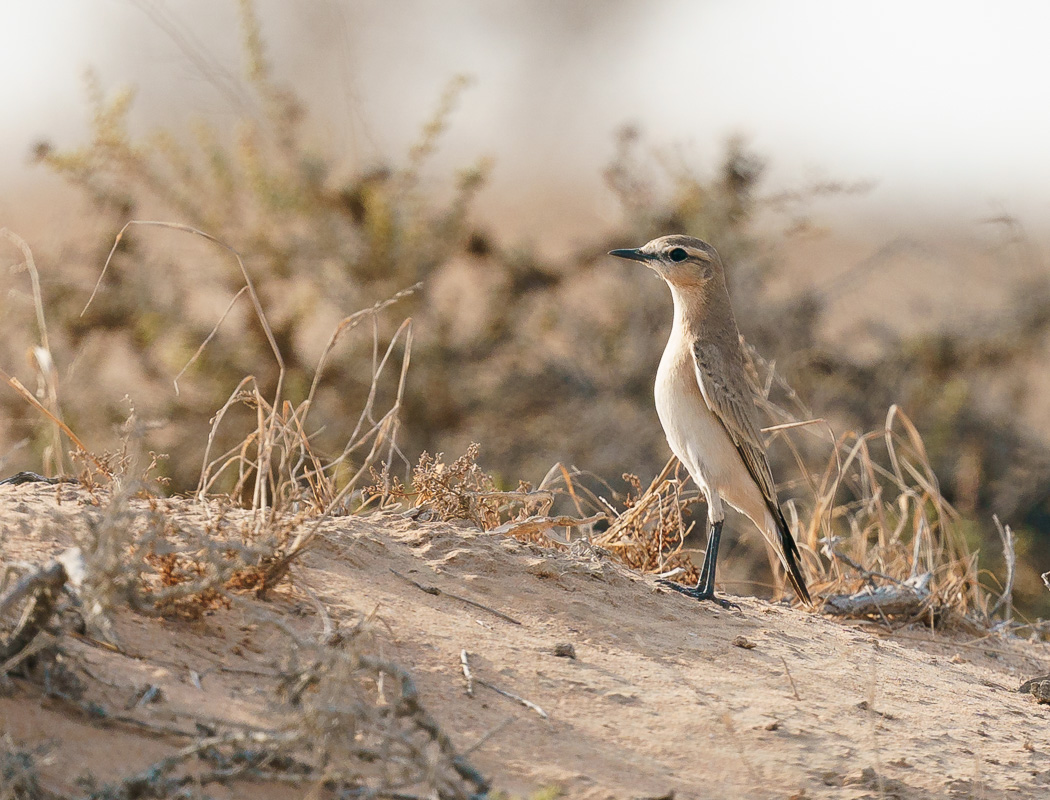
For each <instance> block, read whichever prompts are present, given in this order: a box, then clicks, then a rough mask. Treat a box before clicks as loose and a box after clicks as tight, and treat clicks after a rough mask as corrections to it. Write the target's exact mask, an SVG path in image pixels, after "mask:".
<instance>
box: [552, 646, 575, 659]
mask: <svg viewBox="0 0 1050 800" xmlns="http://www.w3.org/2000/svg"><path fill="white" fill-rule="evenodd" d="M554 655H556V656H558V657H559V658H576V648H575V647H573V646H572V644H571V643H569V642H562V643H561V644H556V645H554Z"/></svg>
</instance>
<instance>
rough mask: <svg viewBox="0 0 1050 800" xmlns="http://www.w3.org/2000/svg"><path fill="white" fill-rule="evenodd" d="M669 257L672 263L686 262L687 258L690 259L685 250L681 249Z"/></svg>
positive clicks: (678, 248)
mask: <svg viewBox="0 0 1050 800" xmlns="http://www.w3.org/2000/svg"><path fill="white" fill-rule="evenodd" d="M667 255H668V256H670V258H671V260H672V261H685V260H686V259H687V258H689V254H688V253H687V252H685V250H683V249H682V248H681V247H676V248H675V249H674V250H672V251H671V252H670V253H668V254H667Z"/></svg>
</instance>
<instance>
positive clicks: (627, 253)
mask: <svg viewBox="0 0 1050 800" xmlns="http://www.w3.org/2000/svg"><path fill="white" fill-rule="evenodd" d="M609 255H611V256H616V257H617V258H626V259H630V260H631V261H641V262H642V263H643V264H645V263H646V262H648V261H650V260H651V259H652V256H651V255H649V254H648V253H643V252H642V251H641V250H610V251H609Z"/></svg>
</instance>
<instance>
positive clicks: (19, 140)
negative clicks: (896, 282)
mask: <svg viewBox="0 0 1050 800" xmlns="http://www.w3.org/2000/svg"><path fill="white" fill-rule="evenodd" d="M258 7H259V9H260V15H261V17H262V23H263V30H264V34H265V35H266V37H267V39H268V40H269V42H270V44H271V47H272V51H273V60H274V62H275V64H276V67H277V70H276V72H277V75H278V76H279V77H280V78H282V79H283V80H285V81H287V82H288V83H290V84H292V85H293V86H294V87H295V88H296V90H297V91H299V92H300V93H301V94H302V95H303V96H304V97H305V98H306V99H307V101H308V103H309V105H310V106H311V108H312V110H313V111H314V113H315V114H316V115H317V116H318V118H319V123H320V124H319V126H318V129H317V130H318V135H319V137H320V138H321V139H322V140H324V141H325V143H326V144H327V145H328V146H330V147H331V148H333V149H334V150H336V151H337V152H340V153H345V154H346V157H347V162H348V164H351V165H352V164H355V163H362V162H365V163H367V162H372V161H376V160H380V159H382V158H384V157H385V158H393V159H395V160H396V159H398V158H400V157H402V156H403V154H404V152H405V151H406V150H407V148H408V147H409V146H410V145H411V143H412V142H413V141H414V139H415V138H416V136H417V135H418V132H419V129H420V127H421V125H422V123H423V122H424V121H425V120H426V119H427V117H428V116H429V114H430V113H431V110H432V109H433V108H434V106H435V104H436V102H437V98H438V96H439V95H440V93H441V91H442V89H443V87H444V86H445V85H446V84H447V82H448V81H449V79H450V78H451V77H452V76H453V75H455V74H457V73H467V74H469V75H471V76H472V77H473V78H474V84H473V86H472V87H471V88H470V89H469V90H468V91H467V93H466V94H465V95H464V96H463V99H462V103H461V106H460V108H459V110H458V111H457V113H456V115H455V116H454V117H453V119H452V127H451V129H450V130H449V132H448V134H447V136H446V138H445V140H444V148H443V150H442V155H441V161H440V164H441V165H442V166H443V167H447V168H449V169H451V168H453V167H456V166H461V165H465V164H468V163H470V162H471V161H473V160H475V159H477V158H478V157H481V156H490V157H492V158H493V159H494V160H495V164H496V168H495V172H494V173H493V177H492V185H491V187H490V188H489V190H488V193H487V195H486V200H485V203H484V204H483V209H482V210H481V213H482V214H485V213H488V214H492V215H496V216H499V217H500V218H501V219H502V223H501V225H502V226H503V227H504V228H505V229H506V230H508V231H510V232H513V233H517V234H519V235H521V236H526V237H537V236H539V237H542V235H543V232H544V230H545V229H547V228H550V227H552V226H553V227H557V226H558V225H563V226H564V225H565V224H566V220H567V219H571V220H575V219H579V220H580V221H581V224H582V223H588V224H589V223H596V224H602V223H605V222H610V221H611V220H612V219H613V218H614V216H615V213H616V207H615V204H614V203H613V201H612V198H611V196H610V195H609V194H608V192H606V191H605V190H604V189H603V184H602V178H601V170H602V168H603V167H604V166H605V165H606V163H607V162H608V160H609V158H610V157H611V154H612V151H613V135H614V132H615V131H616V129H617V128H618V127H620V126H621V125H623V124H625V123H631V124H635V125H637V126H639V127H640V128H641V129H642V131H643V132H644V134H645V140H646V141H647V142H648V143H650V144H651V145H653V146H655V147H659V148H664V149H667V150H671V149H673V148H680V149H681V150H682V151H683V152H684V153H685V157H686V158H687V160H689V161H691V162H692V163H694V164H695V165H696V166H698V167H700V168H709V167H711V166H712V165H713V164H714V163H715V162H716V161H717V156H718V153H719V150H720V142H722V141H723V140H724V139H725V138H726V137H727V136H729V135H731V134H734V133H741V134H744V135H746V136H748V137H749V138H750V140H751V142H752V145H753V147H754V148H755V149H756V150H757V151H758V152H759V153H760V154H762V155H764V156H765V157H767V158H768V159H769V160H770V162H771V163H772V167H773V169H772V177H771V180H772V183H773V185H775V186H784V187H786V186H791V185H794V184H797V183H798V182H800V181H804V180H807V179H813V178H822V177H830V178H838V179H843V180H846V181H856V180H874V181H876V182H877V183H878V187H877V188H876V189H875V190H874V191H873V192H872V193H871V196H870V197H868V198H867V199H865V200H864V201H862V202H859V204H856V205H852V206H851V208H854V209H855V210H856V213H859V214H864V213H872V214H876V213H885V212H887V210H893V209H899V208H901V207H907V211H908V213H909V214H911V213H917V214H928V215H932V216H934V217H937V218H940V219H944V220H951V219H956V220H958V221H965V219H966V218H968V217H971V216H972V217H978V216H982V215H987V214H988V213H989V212H991V211H994V210H1008V211H1012V212H1017V213H1019V214H1020V215H1021V216H1022V217H1023V218H1025V219H1026V221H1027V222H1028V223H1029V224H1031V225H1032V226H1033V227H1045V222H1046V219H1047V216H1048V212H1050V153H1048V147H1047V143H1048V142H1050V103H1048V99H1050V97H1048V95H1050V80H1048V79H1050V45H1048V44H1047V37H1048V35H1050V3H1042V2H961V1H960V0H954V2H916V0H912V1H911V2H893V1H884V2H879V3H861V2H843V1H842V0H838V1H832V0H821V1H820V2H818V1H816V0H814V1H813V2H790V3H789V2H777V1H776V0H736V1H735V2H728V1H726V2H689V1H688V0H662V2H661V1H659V0H656V1H652V0H651V1H650V2H643V1H642V0H611V1H610V2H602V3H599V2H572V0H506V1H505V2H501V1H500V0H445V1H444V2H436V1H428V0H345V1H344V2H337V0H303V1H302V2H296V3H292V2H280V1H279V0H261V1H260V2H259V3H258ZM234 8H235V4H234V3H233V2H218V0H168V1H167V2H160V1H159V0H152V1H151V0H141V2H132V0H34V2H29V1H28V0H25V1H24V2H14V1H13V0H6V2H3V3H2V4H0V76H2V77H3V80H2V83H0V108H2V109H3V110H4V111H3V116H4V124H3V126H2V127H0V181H2V183H0V194H3V195H9V194H10V193H11V191H12V190H14V189H15V188H16V187H18V186H24V185H25V183H26V182H27V181H33V180H38V178H36V177H35V176H36V175H37V173H36V172H35V171H33V170H29V169H28V168H27V167H26V166H25V158H26V154H27V152H28V150H29V148H30V146H31V144H32V142H33V141H35V140H37V139H39V138H42V137H46V138H49V139H52V140H53V141H55V142H56V143H57V144H59V145H60V146H61V145H65V146H69V145H74V144H76V143H78V142H79V141H81V140H82V138H83V136H84V133H85V130H86V128H85V125H84V119H85V116H86V104H85V102H84V93H83V83H82V75H83V71H84V69H85V68H86V67H88V66H92V67H94V68H96V69H97V70H98V72H99V74H100V75H101V77H102V81H103V84H104V85H105V86H107V87H110V88H117V87H119V86H121V85H125V84H127V83H135V84H137V86H138V92H139V94H138V101H137V105H136V108H137V112H136V113H137V116H136V120H137V121H138V123H139V124H140V125H141V128H142V129H143V130H144V129H146V128H147V127H149V125H150V124H152V123H153V122H161V123H164V124H168V125H174V126H175V127H178V126H180V125H183V124H184V122H185V120H186V119H188V118H190V117H193V116H195V115H200V116H205V117H209V118H211V119H214V120H217V121H219V122H220V123H221V122H222V121H223V120H225V119H231V120H232V119H233V118H234V116H235V115H234V113H232V112H231V110H230V106H229V102H228V100H227V99H226V98H224V97H223V96H222V95H221V94H220V93H219V92H218V91H217V90H216V89H215V87H214V86H213V85H212V84H211V83H209V82H208V81H207V80H206V79H205V77H204V76H203V75H202V71H201V68H200V67H199V66H197V65H195V64H194V63H193V62H192V60H191V59H190V58H189V57H187V56H186V55H185V53H184V52H183V51H182V50H181V49H180V47H179V46H178V45H177V44H176V42H175V41H174V40H173V38H172V36H171V35H170V29H171V28H170V26H174V29H175V30H177V31H178V32H179V33H178V34H177V35H178V36H182V37H184V38H187V39H190V40H192V41H193V47H195V48H197V49H198V50H199V51H200V52H203V53H205V54H206V57H207V59H208V63H209V65H210V66H209V67H208V69H209V70H212V71H213V73H214V72H215V71H218V72H219V73H220V74H221V72H222V71H223V70H227V71H228V72H229V73H230V74H231V75H236V74H237V73H238V70H239V69H240V67H239V61H238V50H237V46H238V42H239V36H240V34H239V32H238V30H237V28H236V24H235V11H234ZM158 20H159V21H158ZM165 26H169V31H168V32H166V31H165V30H164V29H163V28H164V27H165ZM5 189H6V191H5ZM850 202H851V203H852V202H853V201H850ZM864 209H869V211H868V212H866V211H865V210H864ZM573 215H576V216H575V217H573ZM2 224H3V220H0V225H2Z"/></svg>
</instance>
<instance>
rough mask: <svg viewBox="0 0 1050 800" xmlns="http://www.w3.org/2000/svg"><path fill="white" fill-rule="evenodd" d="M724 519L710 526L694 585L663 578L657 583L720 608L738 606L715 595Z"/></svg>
mask: <svg viewBox="0 0 1050 800" xmlns="http://www.w3.org/2000/svg"><path fill="white" fill-rule="evenodd" d="M724 521H725V520H719V521H718V522H716V523H715V524H714V525H712V526H711V535H710V537H708V540H707V553H706V554H705V555H704V565H703V566H702V567H701V568H700V580H698V581H697V582H696V586H694V587H692V588H690V587H688V586H682V584H680V583H675V582H674V581H664V580H661V581H659V583H662V584H663V585H664V586H667V587H669V588H671V589H674V590H675V591H676V592H680V593H682V594H684V595H687V596H689V597H692V598H694V599H695V600H710V601H712V602H714V603H718V605H720V606H722V608H740V606H738V605H737V604H736V603H731V602H729V601H728V600H726V599H724V598H721V597H715V566H716V564H717V563H718V543H719V540H720V539H721V538H722V523H723V522H724Z"/></svg>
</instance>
